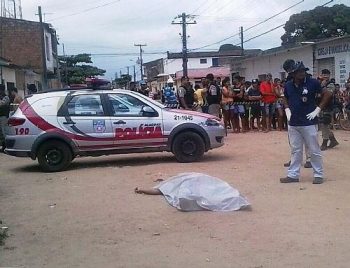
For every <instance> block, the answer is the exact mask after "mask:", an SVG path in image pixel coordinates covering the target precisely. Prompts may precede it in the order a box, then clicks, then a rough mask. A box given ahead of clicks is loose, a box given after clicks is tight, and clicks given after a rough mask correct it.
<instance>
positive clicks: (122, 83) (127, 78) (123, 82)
mask: <svg viewBox="0 0 350 268" xmlns="http://www.w3.org/2000/svg"><path fill="white" fill-rule="evenodd" d="M131 79H132V76H131V75H128V74H122V76H121V77H120V78H116V79H115V80H114V81H115V83H116V84H117V86H118V87H120V88H126V86H127V85H128V83H129V82H131Z"/></svg>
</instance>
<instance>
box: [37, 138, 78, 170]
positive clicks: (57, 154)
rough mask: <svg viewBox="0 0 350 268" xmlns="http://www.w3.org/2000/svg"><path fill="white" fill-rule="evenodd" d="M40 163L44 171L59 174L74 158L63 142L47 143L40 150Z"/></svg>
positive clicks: (38, 155)
mask: <svg viewBox="0 0 350 268" xmlns="http://www.w3.org/2000/svg"><path fill="white" fill-rule="evenodd" d="M37 157H38V162H39V165H40V167H41V169H42V170H43V171H48V172H57V171H62V170H64V169H66V168H67V167H68V166H69V164H70V163H71V162H72V159H73V156H72V152H71V150H70V148H69V147H68V145H67V144H66V143H64V142H61V141H47V142H45V143H43V144H42V145H41V146H40V148H39V150H38V154H37Z"/></svg>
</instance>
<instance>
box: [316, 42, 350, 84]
mask: <svg viewBox="0 0 350 268" xmlns="http://www.w3.org/2000/svg"><path fill="white" fill-rule="evenodd" d="M315 57H316V66H317V68H316V69H317V72H318V73H319V74H320V73H321V71H322V70H323V69H329V70H330V71H331V77H334V78H335V81H336V83H339V84H340V87H341V88H344V87H345V83H346V80H347V79H348V78H349V73H350V37H344V38H338V39H335V40H330V41H327V42H322V43H318V44H317V45H316V51H315Z"/></svg>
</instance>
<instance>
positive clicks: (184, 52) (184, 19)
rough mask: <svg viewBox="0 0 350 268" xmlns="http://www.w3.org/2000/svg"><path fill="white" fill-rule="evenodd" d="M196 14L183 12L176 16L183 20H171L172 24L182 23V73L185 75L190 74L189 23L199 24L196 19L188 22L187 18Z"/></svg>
mask: <svg viewBox="0 0 350 268" xmlns="http://www.w3.org/2000/svg"><path fill="white" fill-rule="evenodd" d="M193 17H194V16H191V15H186V13H182V14H181V15H178V16H177V17H175V19H181V22H174V21H173V22H171V24H180V25H182V74H183V76H184V77H187V76H188V70H187V29H186V28H187V25H188V24H197V22H196V21H193V22H188V21H187V19H192V18H193Z"/></svg>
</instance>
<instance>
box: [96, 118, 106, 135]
mask: <svg viewBox="0 0 350 268" xmlns="http://www.w3.org/2000/svg"><path fill="white" fill-rule="evenodd" d="M93 127H94V132H96V133H103V132H105V131H106V123H105V120H101V119H95V120H93Z"/></svg>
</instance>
